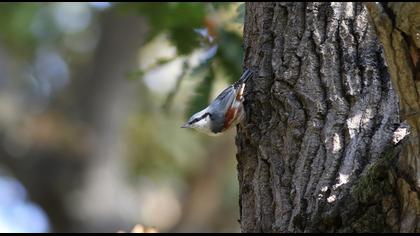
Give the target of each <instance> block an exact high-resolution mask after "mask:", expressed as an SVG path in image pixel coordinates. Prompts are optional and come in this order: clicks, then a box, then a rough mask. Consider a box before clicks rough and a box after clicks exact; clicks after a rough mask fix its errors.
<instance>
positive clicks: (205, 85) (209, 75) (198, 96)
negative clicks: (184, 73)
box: [186, 62, 214, 117]
mask: <svg viewBox="0 0 420 236" xmlns="http://www.w3.org/2000/svg"><path fill="white" fill-rule="evenodd" d="M200 72H201V73H203V72H204V74H205V76H204V79H203V81H202V82H201V83H200V84H199V85H198V86H197V87H196V90H195V95H194V96H193V97H192V98H191V99H190V102H189V104H188V109H187V114H186V115H187V117H190V116H191V115H193V114H194V113H196V112H198V111H200V110H202V109H204V108H205V107H207V106H208V103H209V101H210V94H211V91H212V88H213V81H214V70H213V68H212V67H211V66H209V63H208V62H207V63H203V64H202V65H200V66H199V67H198V68H196V69H195V71H194V72H193V74H195V73H200ZM201 73H200V74H201Z"/></svg>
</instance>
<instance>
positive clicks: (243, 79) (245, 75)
mask: <svg viewBox="0 0 420 236" xmlns="http://www.w3.org/2000/svg"><path fill="white" fill-rule="evenodd" d="M253 75H254V72H252V71H251V70H250V69H246V70H245V72H244V73H243V74H242V76H241V78H239V80H238V81H236V82H235V84H234V87H237V86H238V85H240V84H243V83H245V82H246V81H247V80H248V79H249V78H251V77H252V76H253Z"/></svg>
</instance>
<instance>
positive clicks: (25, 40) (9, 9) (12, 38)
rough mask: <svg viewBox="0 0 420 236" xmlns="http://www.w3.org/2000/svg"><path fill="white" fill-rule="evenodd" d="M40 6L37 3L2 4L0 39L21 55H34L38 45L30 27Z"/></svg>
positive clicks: (0, 8)
mask: <svg viewBox="0 0 420 236" xmlns="http://www.w3.org/2000/svg"><path fill="white" fill-rule="evenodd" d="M40 7H41V5H40V4H36V3H30V4H18V3H9V4H1V6H0V29H1V33H0V39H1V40H2V41H3V42H5V43H6V44H7V45H8V47H11V48H12V49H13V50H15V51H16V52H17V54H19V55H21V56H24V55H27V54H30V55H32V52H33V50H34V49H35V47H36V38H35V36H34V34H33V33H32V32H31V30H30V29H31V25H32V22H33V19H34V16H35V14H36V13H37V12H38V10H39V8H40Z"/></svg>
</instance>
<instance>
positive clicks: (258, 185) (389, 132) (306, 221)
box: [236, 3, 420, 232]
mask: <svg viewBox="0 0 420 236" xmlns="http://www.w3.org/2000/svg"><path fill="white" fill-rule="evenodd" d="M244 50H245V58H244V64H245V65H246V67H248V68H251V69H253V70H255V71H256V72H257V73H256V74H257V76H255V77H254V78H253V79H252V80H250V81H249V83H248V86H247V88H246V90H245V101H246V103H245V109H246V114H247V117H246V121H245V122H244V124H243V125H241V126H238V135H237V138H236V144H237V147H238V154H237V160H238V175H239V176H238V178H239V185H240V199H239V202H240V223H241V230H242V231H243V232H418V231H420V225H419V224H420V223H419V221H420V220H419V219H420V216H419V215H420V214H419V211H417V210H418V209H419V207H418V205H417V206H416V205H415V204H418V201H417V202H416V201H415V200H414V201H412V200H413V199H417V200H418V193H417V192H415V189H414V188H412V186H413V181H412V179H411V178H410V177H409V176H408V175H406V174H404V173H403V172H401V171H400V170H399V169H397V164H396V163H397V161H398V156H399V152H400V150H401V149H402V147H403V146H404V143H405V142H406V140H407V139H405V137H406V135H407V134H408V125H406V124H405V123H400V117H399V105H398V97H397V96H396V93H395V92H394V90H393V89H392V85H391V79H390V74H389V73H388V68H387V66H386V64H385V61H384V53H383V50H382V45H381V44H380V41H379V40H378V38H377V36H376V33H375V28H374V26H373V25H372V24H371V23H370V22H369V15H368V12H367V9H366V8H365V7H364V5H363V4H362V3H246V16H245V28H244ZM401 189H405V190H406V192H408V193H409V194H408V195H405V194H402V192H403V191H401ZM413 204H414V205H413ZM413 206H414V207H413ZM410 207H411V208H410ZM416 207H417V208H416Z"/></svg>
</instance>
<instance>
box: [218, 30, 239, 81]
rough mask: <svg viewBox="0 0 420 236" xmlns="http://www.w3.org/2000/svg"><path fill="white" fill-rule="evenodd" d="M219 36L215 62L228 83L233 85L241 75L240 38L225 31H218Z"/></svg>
mask: <svg viewBox="0 0 420 236" xmlns="http://www.w3.org/2000/svg"><path fill="white" fill-rule="evenodd" d="M219 35H220V36H219V37H220V38H219V42H218V45H219V49H218V50H217V53H216V55H215V60H217V61H218V62H219V64H220V66H221V67H222V68H223V70H224V71H225V72H226V73H227V75H228V76H229V78H230V80H229V83H233V82H235V81H236V80H238V79H239V77H240V76H241V74H242V60H243V49H242V46H241V45H242V37H241V36H240V35H238V34H237V33H234V32H230V31H225V30H222V31H220V34H219Z"/></svg>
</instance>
